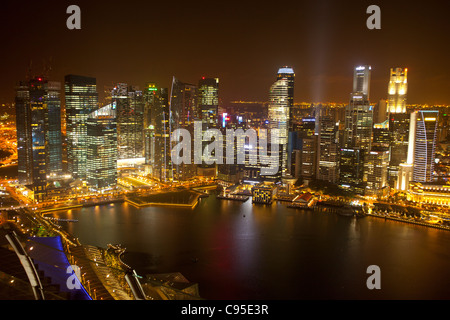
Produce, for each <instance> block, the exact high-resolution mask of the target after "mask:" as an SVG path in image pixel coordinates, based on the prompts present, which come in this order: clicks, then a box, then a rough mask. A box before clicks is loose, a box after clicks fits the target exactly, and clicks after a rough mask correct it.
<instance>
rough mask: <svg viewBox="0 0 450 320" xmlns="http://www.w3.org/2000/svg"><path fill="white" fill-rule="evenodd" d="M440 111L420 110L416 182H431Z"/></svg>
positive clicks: (415, 170)
mask: <svg viewBox="0 0 450 320" xmlns="http://www.w3.org/2000/svg"><path fill="white" fill-rule="evenodd" d="M438 121H439V111H435V110H419V111H417V118H416V135H415V139H414V173H413V180H414V181H416V182H431V181H432V175H433V171H434V164H435V156H436V143H437V141H436V133H437V124H438Z"/></svg>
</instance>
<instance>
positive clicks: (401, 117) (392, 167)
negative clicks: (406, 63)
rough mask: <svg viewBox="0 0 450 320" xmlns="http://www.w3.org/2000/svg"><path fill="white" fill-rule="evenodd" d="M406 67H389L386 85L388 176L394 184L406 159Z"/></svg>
mask: <svg viewBox="0 0 450 320" xmlns="http://www.w3.org/2000/svg"><path fill="white" fill-rule="evenodd" d="M407 72H408V69H406V68H391V69H390V74H389V75H390V76H389V85H388V106H387V108H388V112H389V130H390V131H391V137H392V139H391V144H390V160H389V170H388V177H389V183H390V185H391V186H394V185H395V183H396V181H397V179H398V174H399V170H400V164H401V163H404V162H405V161H406V155H407V152H408V139H409V127H410V115H409V114H408V113H407V110H406V94H407V91H408V81H407Z"/></svg>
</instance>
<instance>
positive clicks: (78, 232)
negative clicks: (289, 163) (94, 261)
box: [53, 195, 450, 300]
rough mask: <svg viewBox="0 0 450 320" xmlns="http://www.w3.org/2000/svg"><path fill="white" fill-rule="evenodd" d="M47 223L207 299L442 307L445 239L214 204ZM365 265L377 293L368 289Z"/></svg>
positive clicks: (446, 289)
mask: <svg viewBox="0 0 450 320" xmlns="http://www.w3.org/2000/svg"><path fill="white" fill-rule="evenodd" d="M53 215H54V216H58V217H61V218H71V219H78V220H79V222H68V223H67V222H61V225H63V226H64V228H66V230H67V231H69V232H70V233H71V234H73V235H74V236H76V237H78V238H79V239H80V241H81V243H83V244H89V245H95V246H101V247H106V245H107V244H108V243H112V244H116V243H120V244H122V245H123V246H124V247H126V248H127V253H126V254H125V258H124V260H125V262H126V263H127V264H129V265H130V266H132V267H133V268H135V269H136V271H137V272H138V274H140V275H145V274H151V273H167V272H181V273H182V274H183V275H184V276H185V277H186V278H187V279H189V280H190V281H192V282H196V283H198V284H199V288H200V295H201V296H202V297H203V298H206V299H217V300H221V299H252V300H258V299H268V300H278V299H284V300H294V299H295V300H297V299H425V300H426V299H449V298H450V275H449V270H450V232H448V231H445V230H438V229H432V228H426V227H423V226H416V225H411V224H406V223H401V222H395V221H389V220H388V221H385V220H384V219H380V218H374V217H364V218H359V219H356V218H350V217H344V216H339V215H337V214H332V213H319V212H313V211H302V210H298V209H290V208H287V207H286V205H285V204H283V203H274V204H273V205H271V206H260V205H252V203H251V200H248V201H247V202H245V203H242V202H239V201H229V200H219V199H216V198H215V196H214V195H211V196H210V197H209V198H204V199H202V200H201V202H200V203H199V205H198V206H197V207H196V208H195V209H193V210H190V209H180V208H166V207H146V208H141V209H138V208H135V207H133V206H132V205H130V204H127V203H123V204H110V205H104V206H97V207H90V208H83V209H77V210H71V211H68V212H58V213H55V214H53ZM196 259H198V260H196ZM370 265H377V266H379V267H380V270H381V289H380V290H376V289H373V290H369V289H368V288H367V286H366V280H367V278H368V277H369V276H370V275H369V274H367V267H368V266H370Z"/></svg>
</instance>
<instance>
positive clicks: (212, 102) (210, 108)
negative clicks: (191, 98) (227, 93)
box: [198, 77, 219, 130]
mask: <svg viewBox="0 0 450 320" xmlns="http://www.w3.org/2000/svg"><path fill="white" fill-rule="evenodd" d="M198 108H199V112H200V113H201V120H202V124H203V130H206V129H208V128H218V123H219V115H218V109H219V79H218V78H205V77H203V78H202V79H200V81H199V82H198Z"/></svg>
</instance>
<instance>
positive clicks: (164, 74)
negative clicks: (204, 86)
mask: <svg viewBox="0 0 450 320" xmlns="http://www.w3.org/2000/svg"><path fill="white" fill-rule="evenodd" d="M46 4H47V6H45V7H44V6H42V7H39V6H37V5H36V4H33V3H31V2H30V4H29V5H26V6H19V5H18V4H14V3H12V2H7V3H6V8H5V10H6V11H8V12H9V11H13V12H17V13H19V12H20V13H21V14H20V15H7V16H6V19H4V20H3V21H2V22H1V23H2V30H4V33H5V34H4V40H3V42H4V47H5V48H9V49H7V50H3V52H2V53H1V55H2V56H1V58H2V61H7V62H8V63H4V64H2V67H1V69H0V71H1V72H2V75H3V77H2V78H1V79H0V88H2V89H1V90H0V99H1V103H9V102H12V101H13V97H14V84H15V83H16V82H18V81H20V80H22V79H23V78H24V77H25V75H26V74H27V72H28V68H29V64H30V61H32V72H33V74H39V73H41V71H42V70H43V68H44V61H51V62H48V64H50V65H51V68H52V70H51V71H50V73H49V78H51V79H53V80H54V81H61V82H62V79H63V77H64V75H66V74H80V75H86V76H91V77H95V78H96V79H97V82H98V85H99V94H100V97H101V98H103V97H102V96H101V95H102V88H103V87H104V86H109V85H113V84H115V83H120V82H123V83H129V84H132V85H135V86H139V87H143V86H144V84H145V83H147V82H156V83H158V84H159V85H160V86H161V87H170V83H171V79H172V77H173V76H175V77H177V78H179V79H183V81H186V82H187V83H196V82H197V81H198V79H199V78H201V77H202V76H205V77H207V78H208V77H217V78H219V79H221V100H222V101H223V102H228V101H233V100H251V101H266V100H268V93H267V90H266V88H267V87H269V86H270V84H271V83H272V82H273V81H272V74H273V73H274V72H276V70H277V69H278V68H279V67H280V66H282V65H289V66H292V67H293V68H294V70H296V83H297V86H296V94H295V97H294V99H295V100H294V101H295V102H303V101H311V102H327V101H330V102H331V101H333V102H339V103H341V102H343V103H345V102H347V101H348V98H347V97H348V94H349V93H350V90H349V89H348V88H350V84H351V82H352V76H353V75H352V73H351V72H349V70H351V69H353V68H354V67H355V66H357V65H366V64H367V65H371V66H372V68H373V70H372V83H371V87H372V90H371V91H372V94H371V102H374V103H375V102H377V101H378V100H380V99H387V98H388V92H387V91H388V89H387V88H386V83H387V82H388V80H389V70H390V68H394V67H404V68H408V70H409V75H408V86H409V94H408V101H409V102H410V103H412V104H431V105H433V104H448V103H450V96H449V94H448V92H447V91H448V90H446V88H447V87H448V85H449V84H450V79H449V77H448V76H447V74H446V73H447V72H446V71H447V70H448V69H449V67H450V65H449V62H448V61H447V59H446V57H445V52H446V48H447V46H448V44H447V43H446V42H443V41H440V39H439V37H437V36H430V32H433V30H440V31H442V33H443V34H444V33H445V30H446V29H447V28H448V26H447V25H445V24H444V23H445V22H444V21H445V19H443V17H442V18H439V16H440V15H442V14H444V12H443V10H435V7H433V6H423V5H418V4H411V3H408V2H404V1H396V2H395V3H390V2H383V1H382V2H380V3H378V5H379V6H380V8H381V29H380V30H369V29H368V28H367V27H366V19H367V18H368V17H369V15H368V14H367V13H366V9H367V7H368V5H369V3H368V2H367V3H366V2H354V3H353V5H352V4H349V5H346V6H342V5H340V4H338V3H336V2H331V1H319V2H317V1H315V2H300V3H294V2H293V3H288V4H287V5H286V7H289V8H290V10H285V9H283V8H282V7H279V6H278V5H275V4H274V5H273V7H271V8H266V7H264V6H256V5H255V3H253V2H245V3H242V4H239V6H238V5H237V3H234V2H227V4H214V6H207V5H206V3H202V2H200V3H195V4H194V3H190V4H182V3H174V4H173V6H168V5H165V4H163V3H152V4H148V3H145V2H133V1H132V2H130V3H128V4H127V7H126V8H125V9H126V10H124V9H121V8H120V6H115V5H114V2H108V3H102V2H100V3H98V2H96V3H95V4H93V3H89V2H85V1H79V2H78V4H77V5H79V7H80V9H81V30H68V29H67V28H66V26H65V22H66V19H67V18H68V16H69V15H68V14H66V8H67V6H68V4H66V3H59V2H54V1H48V2H47V3H46ZM44 8H45V9H44ZM136 8H139V9H140V10H136ZM399 9H401V12H402V15H399V14H398V12H399ZM276 13H278V14H276ZM146 14H147V15H146ZM12 17H14V20H13V19H12ZM109 17H114V18H115V19H109ZM278 17H280V18H278ZM419 18H420V20H418V19H419ZM116 20H117V21H120V22H121V23H116ZM35 21H38V22H39V28H37V29H36V30H35V29H33V28H32V25H33V23H34V22H35ZM415 21H421V22H422V23H420V24H416V23H415ZM118 26H120V28H118ZM8 30H14V32H11V33H8V32H7V31H8ZM117 30H118V31H117ZM182 30H183V31H182ZM278 30H284V31H283V32H279V31H278ZM184 33H186V34H188V35H189V36H185V35H184ZM44 34H45V35H46V36H42V35H44ZM156 35H157V36H156ZM120 39H123V40H120ZM186 39H188V40H186ZM202 39H204V40H202ZM356 39H357V40H358V46H357V50H355V47H354V41H356ZM119 40H120V41H122V44H121V45H115V43H120V41H119ZM117 41H119V42H117ZM36 45H39V47H40V50H39V52H36V50H29V49H27V48H33V47H34V46H36ZM112 47H113V48H114V50H111V48H112ZM393 48H395V50H394V49H393ZM429 49H436V50H429ZM13 50H14V52H15V53H14V54H13V53H12V52H13ZM410 52H414V53H415V54H414V55H411V54H410ZM11 80H13V81H12V82H11ZM99 101H101V100H99Z"/></svg>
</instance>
